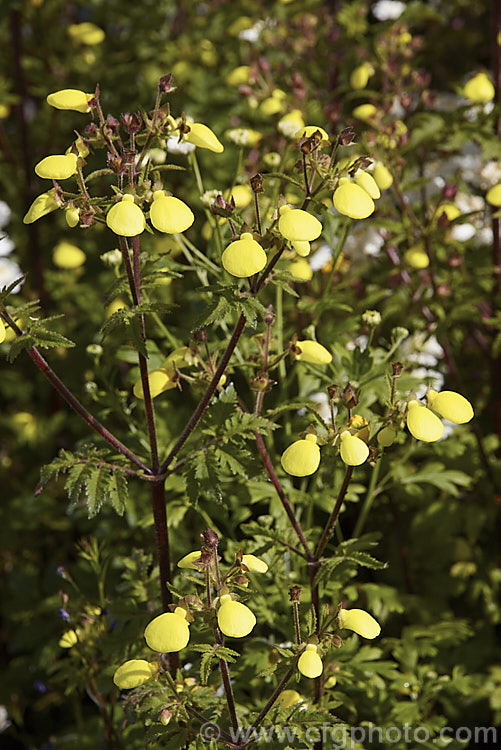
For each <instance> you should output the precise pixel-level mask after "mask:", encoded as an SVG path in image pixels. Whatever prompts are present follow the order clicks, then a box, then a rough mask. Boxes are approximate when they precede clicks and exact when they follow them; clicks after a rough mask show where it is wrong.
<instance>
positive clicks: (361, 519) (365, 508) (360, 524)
mask: <svg viewBox="0 0 501 750" xmlns="http://www.w3.org/2000/svg"><path fill="white" fill-rule="evenodd" d="M382 459H383V452H382V451H381V456H380V458H379V460H378V462H377V463H376V465H375V467H374V469H373V470H372V476H371V481H370V484H369V488H368V490H367V494H366V496H365V499H364V504H363V505H362V510H361V511H360V515H359V516H358V518H357V522H356V524H355V528H354V530H353V536H354V537H359V536H360V534H361V533H362V529H363V528H364V525H365V522H366V520H367V516H368V515H369V511H370V509H371V507H372V503H373V502H374V498H375V497H376V495H375V492H374V490H375V488H376V483H377V480H378V477H379V469H380V466H381V461H382Z"/></svg>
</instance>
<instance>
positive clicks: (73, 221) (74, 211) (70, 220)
mask: <svg viewBox="0 0 501 750" xmlns="http://www.w3.org/2000/svg"><path fill="white" fill-rule="evenodd" d="M64 218H65V219H66V223H67V225H68V226H69V227H70V229H73V228H74V227H76V225H77V224H78V222H79V221H80V211H79V210H78V208H66V209H65V210H64Z"/></svg>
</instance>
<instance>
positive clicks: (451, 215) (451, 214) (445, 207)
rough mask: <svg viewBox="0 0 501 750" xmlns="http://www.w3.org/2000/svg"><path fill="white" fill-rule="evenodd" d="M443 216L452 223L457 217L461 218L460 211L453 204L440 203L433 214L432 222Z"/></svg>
mask: <svg viewBox="0 0 501 750" xmlns="http://www.w3.org/2000/svg"><path fill="white" fill-rule="evenodd" d="M444 214H445V217H446V219H447V221H454V219H457V217H458V216H461V211H460V210H459V208H458V207H457V206H456V205H455V204H454V203H441V204H440V205H439V206H438V208H437V210H436V211H435V213H434V214H433V220H434V221H437V220H438V219H440V217H441V216H443V215H444Z"/></svg>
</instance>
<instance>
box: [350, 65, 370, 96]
mask: <svg viewBox="0 0 501 750" xmlns="http://www.w3.org/2000/svg"><path fill="white" fill-rule="evenodd" d="M372 75H374V68H373V67H372V65H371V64H370V63H368V62H364V63H362V65H359V66H358V67H356V68H355V69H354V70H352V72H351V75H350V86H351V88H352V89H364V88H365V87H366V86H367V84H368V83H369V78H370V77H371V76H372Z"/></svg>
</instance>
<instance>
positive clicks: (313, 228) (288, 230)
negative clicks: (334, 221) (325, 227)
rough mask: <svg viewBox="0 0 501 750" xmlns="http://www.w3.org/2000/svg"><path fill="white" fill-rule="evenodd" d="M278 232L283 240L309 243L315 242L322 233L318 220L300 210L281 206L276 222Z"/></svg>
mask: <svg viewBox="0 0 501 750" xmlns="http://www.w3.org/2000/svg"><path fill="white" fill-rule="evenodd" d="M278 231H279V232H280V234H282V235H283V236H284V237H285V239H287V240H291V241H293V242H297V241H299V242H304V241H308V242H311V241H312V240H316V238H317V237H318V236H319V235H320V233H321V231H322V225H321V223H320V222H319V220H318V219H317V218H316V217H315V216H312V215H311V214H309V213H308V212H307V211H303V210H302V209H300V208H291V207H290V206H282V207H281V209H280V218H279V220H278Z"/></svg>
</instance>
